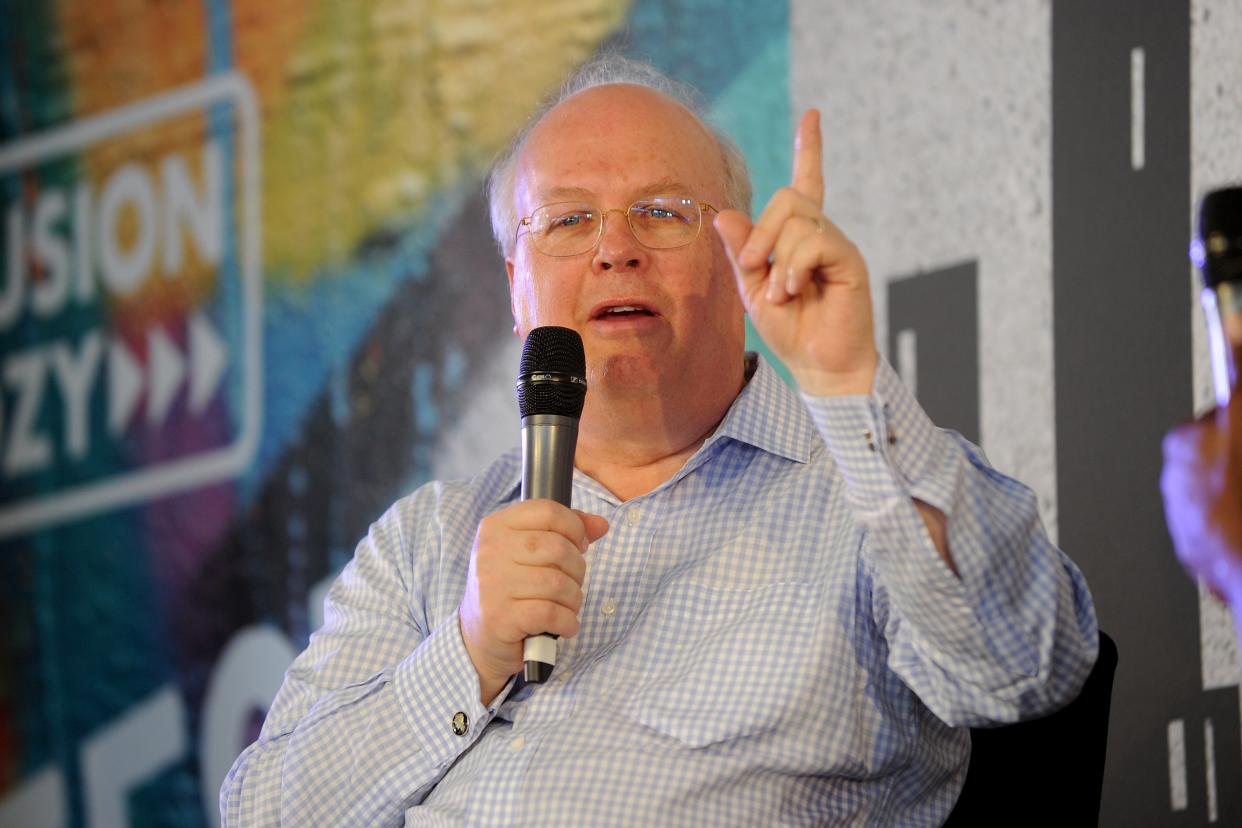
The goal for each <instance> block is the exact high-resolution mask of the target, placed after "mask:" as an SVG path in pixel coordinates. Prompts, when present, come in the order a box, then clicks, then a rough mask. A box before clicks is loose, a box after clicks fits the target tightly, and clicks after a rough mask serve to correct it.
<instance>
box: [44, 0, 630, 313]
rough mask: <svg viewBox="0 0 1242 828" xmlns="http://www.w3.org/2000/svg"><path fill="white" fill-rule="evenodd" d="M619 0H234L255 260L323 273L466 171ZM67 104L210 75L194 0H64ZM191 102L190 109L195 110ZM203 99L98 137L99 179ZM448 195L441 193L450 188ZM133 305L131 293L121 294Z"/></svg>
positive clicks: (153, 143) (181, 130) (150, 148)
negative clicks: (257, 125) (252, 136)
mask: <svg viewBox="0 0 1242 828" xmlns="http://www.w3.org/2000/svg"><path fill="white" fill-rule="evenodd" d="M628 5H629V4H628V3H617V2H614V0H578V2H568V1H567V0H508V2H503V1H502V0H472V2H441V1H439V0H371V2H367V3H360V2H357V0H236V2H233V3H231V6H230V10H231V20H232V26H233V29H232V32H231V38H232V51H233V55H234V60H235V65H236V68H237V69H238V70H239V71H241V72H242V73H243V74H244V75H245V76H246V77H247V79H248V80H249V81H250V83H251V85H252V86H253V87H254V88H255V91H256V93H257V97H258V100H259V108H260V113H261V118H262V128H261V141H262V148H261V159H262V160H261V169H262V176H263V177H262V204H263V240H262V250H263V254H264V263H263V269H264V271H265V273H267V274H269V275H268V278H269V279H282V278H283V279H288V280H291V281H292V282H293V283H297V282H300V281H303V280H305V279H307V278H310V277H312V276H314V275H316V274H324V273H330V272H332V270H333V267H332V266H333V265H335V264H339V263H342V262H346V261H348V260H350V259H351V258H352V257H354V256H355V255H356V253H357V251H358V249H359V248H360V247H361V246H362V245H363V244H364V243H365V242H366V241H367V239H368V238H372V237H374V236H376V235H378V234H387V233H390V232H400V231H401V230H403V229H405V228H408V227H410V226H412V225H413V224H415V223H417V222H418V221H420V220H421V219H423V218H424V217H426V216H427V215H428V211H429V210H433V209H435V208H436V206H437V205H436V203H435V201H434V199H436V198H438V197H439V194H441V193H445V192H451V191H453V190H454V188H455V187H456V186H457V185H458V184H459V183H460V182H461V181H463V180H475V179H477V178H478V177H479V175H480V173H481V172H482V171H483V170H484V169H485V168H486V166H487V165H488V164H489V163H490V161H491V159H492V158H493V157H494V155H495V153H496V152H497V151H498V150H499V149H500V148H501V147H502V146H503V145H504V144H505V142H507V141H508V140H509V138H510V136H511V135H512V134H513V133H514V132H515V131H516V129H517V128H518V127H519V126H520V125H521V123H522V122H523V120H524V119H525V118H526V116H527V115H528V114H529V112H530V111H531V110H532V109H533V108H534V107H535V105H536V104H537V102H538V101H539V100H540V99H541V98H542V97H543V96H545V95H546V94H547V93H548V92H549V91H550V90H552V89H554V88H555V86H556V85H557V84H558V83H559V82H560V81H561V79H562V78H563V77H564V76H565V75H566V73H568V72H569V71H571V70H572V68H573V67H574V66H576V65H577V64H579V63H580V62H582V61H583V60H585V59H586V58H588V57H589V56H590V55H591V54H592V53H593V52H595V51H596V50H597V49H598V48H599V46H600V44H601V43H602V42H603V41H604V40H605V39H606V38H607V37H608V36H609V35H610V34H612V33H613V31H614V30H615V29H616V27H617V26H618V25H620V24H621V23H622V22H623V21H624V19H625V16H626V14H627V12H628ZM57 15H58V20H59V26H60V32H61V36H62V37H63V39H64V54H65V56H66V61H67V67H68V72H69V74H70V78H71V87H72V90H73V100H74V110H75V112H76V113H77V115H78V116H79V117H81V116H84V115H88V114H92V113H96V112H101V111H105V110H108V109H111V108H114V107H117V106H121V105H124V104H128V103H133V102H135V101H138V100H141V99H143V98H145V97H149V96H152V95H155V94H158V93H160V92H165V91H168V90H171V89H174V88H177V87H180V86H184V85H186V84H189V83H193V82H196V81H199V80H202V79H203V78H204V77H205V76H206V71H207V56H208V49H209V45H210V44H209V43H208V32H207V29H206V26H207V20H206V19H205V16H204V3H203V2H202V1H201V0H165V2H160V3H150V2H147V0H95V1H94V2H91V3H80V2H70V1H69V0H62V1H61V2H60V3H59V4H58V6H57ZM196 119H197V120H196ZM205 130H206V122H205V119H204V118H203V117H202V116H201V115H198V116H194V118H184V119H180V122H179V123H178V124H175V125H160V126H157V127H154V128H147V129H144V130H141V131H140V132H137V133H135V134H131V135H125V136H121V137H118V138H115V139H112V140H110V141H107V142H104V143H102V144H100V145H97V146H95V147H92V148H91V149H90V150H89V151H88V152H87V153H86V154H85V155H84V156H83V157H82V159H81V164H82V174H83V175H85V176H86V177H87V179H88V180H90V181H92V182H94V183H95V184H96V185H98V184H99V182H100V181H102V180H104V179H105V178H106V176H107V175H109V174H110V173H111V171H113V170H115V169H116V168H117V167H118V166H120V165H121V164H122V163H125V162H128V161H138V162H139V163H142V164H154V163H156V162H157V160H158V158H159V157H160V156H161V154H162V153H164V152H166V151H168V148H169V147H172V146H177V145H180V146H190V145H192V143H193V141H192V140H191V139H187V135H189V134H192V133H194V132H195V131H197V132H198V133H199V135H202V134H204V132H205ZM447 206H451V205H447ZM126 304H127V305H128V304H129V302H128V301H127V302H126Z"/></svg>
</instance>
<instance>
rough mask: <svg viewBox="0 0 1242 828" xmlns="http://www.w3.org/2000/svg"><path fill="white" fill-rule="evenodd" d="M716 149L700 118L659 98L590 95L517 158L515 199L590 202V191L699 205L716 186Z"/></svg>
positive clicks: (620, 90) (624, 92)
mask: <svg viewBox="0 0 1242 828" xmlns="http://www.w3.org/2000/svg"><path fill="white" fill-rule="evenodd" d="M716 147H717V144H716V140H715V138H714V137H713V136H711V134H710V132H709V131H708V130H707V128H706V127H705V126H704V125H703V123H702V122H701V121H700V120H699V119H698V117H697V116H696V115H694V113H692V112H690V111H689V110H688V109H686V108H685V107H684V106H682V105H681V104H680V103H679V102H677V101H676V100H674V99H673V98H670V97H668V96H667V95H664V94H663V93H661V92H658V91H656V90H653V89H648V88H646V87H641V86H632V85H628V84H615V85H609V86H600V87H594V88H592V89H588V90H585V91H583V92H579V93H578V94H577V95H574V96H572V97H570V98H568V99H567V100H565V101H562V102H561V103H560V104H558V105H557V106H556V107H554V108H553V109H552V110H551V111H549V112H548V113H547V114H545V115H544V116H543V117H542V118H541V119H540V120H539V122H538V123H537V124H535V126H534V127H533V128H532V130H531V132H530V133H529V136H528V138H527V140H526V141H525V143H524V145H523V147H522V149H521V151H520V156H519V160H518V165H517V166H518V169H517V173H518V176H517V177H518V181H517V182H516V183H517V192H515V195H516V196H517V197H518V200H519V201H525V202H526V204H527V205H528V206H533V205H534V204H540V203H548V202H549V201H550V200H551V201H556V200H564V199H576V198H580V197H581V198H587V199H589V198H591V197H593V196H596V195H597V193H596V192H595V190H594V189H593V187H595V186H605V187H607V188H608V189H609V190H610V191H611V192H613V193H614V197H615V196H616V195H625V196H628V197H629V198H631V199H635V198H641V197H642V196H644V195H658V194H664V193H673V194H686V195H694V196H696V197H700V198H702V197H704V194H702V193H699V192H698V191H699V190H700V189H702V188H703V186H704V185H707V186H709V187H710V186H711V185H712V184H714V183H715V180H714V179H715V178H716V175H717V171H716V170H714V169H712V168H711V167H712V164H711V161H710V160H707V159H714V158H715V157H716V156H717V153H716V152H715V150H716ZM705 161H706V164H707V168H704V162H705ZM661 167H663V169H661ZM618 190H620V191H621V192H620V193H617V191H618Z"/></svg>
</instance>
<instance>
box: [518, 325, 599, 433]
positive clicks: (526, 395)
mask: <svg viewBox="0 0 1242 828" xmlns="http://www.w3.org/2000/svg"><path fill="white" fill-rule="evenodd" d="M517 392H518V411H519V412H520V414H521V415H522V416H523V417H528V416H530V415H531V414H557V415H559V416H562V417H574V418H577V417H581V416H582V404H583V403H584V402H585V401H586V353H585V352H584V351H583V350H582V337H580V336H578V332H577V331H575V330H571V329H570V328H559V327H556V326H554V325H548V326H545V327H542V328H535V329H534V330H533V331H531V332H530V334H529V335H528V336H527V337H526V344H525V345H524V346H522V361H521V363H520V364H519V366H518V379H517Z"/></svg>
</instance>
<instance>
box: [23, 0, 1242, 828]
mask: <svg viewBox="0 0 1242 828" xmlns="http://www.w3.org/2000/svg"><path fill="white" fill-rule="evenodd" d="M1240 42H1242V7H1240V6H1239V4H1238V3H1237V2H1236V0H1177V2H1173V0H1093V2H1090V3H1083V2H1081V0H1011V2H1006V3H991V2H976V0H868V2H867V3H858V2H853V1H852V0H779V2H755V0H631V2H618V1H617V0H575V2H568V0H503V1H502V0H463V1H462V2H451V3H449V2H432V0H0V240H2V244H0V267H3V270H2V271H0V272H2V274H3V275H2V277H0V826H9V825H14V826H35V828H39V827H40V826H61V825H74V826H120V825H132V826H155V825H172V826H201V825H213V824H215V822H216V821H217V814H216V791H217V788H218V786H219V783H220V780H221V779H222V777H223V775H224V773H225V771H226V770H227V768H228V766H229V764H230V763H231V762H232V760H233V758H234V757H235V756H236V755H237V753H238V752H239V751H240V750H241V748H242V747H243V746H244V745H245V744H246V743H247V742H249V741H250V740H251V739H252V738H253V736H254V735H255V733H256V732H257V730H258V727H259V725H260V723H261V721H262V717H263V714H264V711H265V709H266V706H267V705H268V703H269V702H270V699H271V697H272V695H273V694H274V693H275V691H276V688H277V687H278V685H279V683H280V680H281V676H282V674H283V671H284V669H285V667H286V665H287V664H288V663H289V661H290V660H291V659H292V657H293V655H294V653H295V652H296V651H298V650H299V649H300V648H301V647H302V646H303V645H304V644H305V642H306V640H307V636H308V634H309V633H310V631H311V630H313V629H314V628H315V627H316V626H317V625H318V624H319V623H320V615H321V613H322V598H323V594H324V591H325V589H326V586H327V584H328V583H329V582H330V581H331V578H332V577H333V576H334V574H335V573H336V572H338V571H339V570H340V568H341V567H342V566H343V565H344V563H345V562H346V561H347V560H348V559H349V557H350V555H351V554H352V550H353V547H354V544H355V543H356V542H357V540H358V538H360V537H361V536H362V535H363V534H364V532H365V531H366V528H367V526H368V524H369V523H370V522H371V521H372V520H373V519H375V518H376V517H377V516H378V515H379V514H380V513H381V512H382V511H383V510H384V509H385V508H386V507H387V506H388V505H389V504H390V503H391V502H392V501H393V500H395V499H396V498H398V497H400V496H401V495H402V494H404V493H406V492H409V491H410V490H411V489H412V488H414V487H415V486H417V485H419V484H420V483H422V482H423V481H425V480H428V479H431V478H442V477H460V476H464V475H469V474H471V473H473V472H475V471H477V470H478V469H480V468H481V467H482V466H483V465H484V464H485V463H486V462H488V461H489V460H490V459H491V458H492V457H494V456H495V455H496V454H497V453H499V452H500V451H502V450H504V449H507V448H508V447H509V446H510V445H512V444H513V443H514V442H515V440H516V431H517V425H516V423H517V414H516V405H515V402H514V399H513V385H512V383H513V375H514V372H515V369H516V365H517V359H518V351H519V347H520V343H519V342H518V341H517V339H516V338H515V337H514V336H513V335H512V333H511V331H510V325H511V320H510V319H509V312H508V298H507V295H506V290H505V279H504V270H503V266H502V263H501V261H500V259H499V258H498V256H497V254H496V253H495V251H494V247H493V245H492V241H491V236H490V231H489V228H488V226H487V220H486V208H485V204H484V201H483V198H482V195H481V182H482V177H483V175H484V172H485V170H486V167H487V165H488V163H489V161H490V159H491V158H492V157H493V155H494V153H495V152H496V151H497V150H498V149H499V148H500V147H501V146H503V145H504V144H505V142H506V141H507V140H508V139H509V137H510V136H511V135H512V134H513V133H514V131H515V130H516V129H517V128H518V127H519V125H520V124H521V123H522V121H523V120H524V118H525V117H526V115H527V113H528V112H529V111H530V110H531V109H532V107H533V106H534V105H535V103H536V102H537V101H538V100H539V99H540V98H541V97H542V96H544V95H545V94H546V93H547V92H549V91H550V90H552V89H554V88H555V87H556V86H557V84H558V83H559V82H560V81H561V79H562V78H563V77H564V76H565V75H566V74H567V73H568V72H570V71H572V69H573V68H574V67H575V66H577V65H579V64H580V63H581V62H582V61H584V60H586V59H587V58H589V57H590V56H592V55H593V54H595V53H597V52H599V51H600V50H603V49H611V50H616V51H619V52H622V53H624V54H628V55H632V56H636V57H640V58H643V59H646V60H648V61H651V62H653V63H655V64H656V65H658V66H660V67H661V68H663V69H664V70H666V71H667V72H669V73H670V74H672V75H674V76H676V77H678V78H680V79H682V80H685V81H688V82H690V83H691V84H693V85H695V86H696V87H697V88H698V89H700V90H701V91H702V94H703V98H704V103H705V106H706V109H707V111H708V112H710V113H711V115H712V116H713V118H714V119H715V120H716V121H718V122H719V124H720V125H721V126H723V127H724V128H725V129H726V130H728V131H729V132H731V133H732V134H733V135H734V136H735V137H736V138H737V139H738V141H739V143H740V144H741V146H742V148H743V149H744V151H745V152H746V154H747V157H748V158H749V161H750V164H751V167H752V172H753V174H754V178H755V184H756V188H755V189H756V205H757V206H758V205H762V204H763V203H764V202H765V201H766V200H767V198H768V196H769V195H770V194H771V192H772V191H773V190H774V189H775V188H776V187H778V186H781V185H782V184H783V183H785V181H786V176H787V169H788V166H789V159H790V147H789V142H790V138H791V132H792V130H791V126H792V122H793V120H794V118H795V116H796V115H797V113H798V111H799V110H801V109H802V108H803V107H806V106H817V107H819V108H820V109H821V110H822V111H823V114H824V124H825V135H826V140H825V170H826V177H827V205H826V209H827V212H828V213H829V214H830V215H831V216H833V218H834V219H836V220H837V221H838V223H840V224H841V225H842V227H843V228H844V229H845V230H846V231H847V232H848V233H849V234H850V235H851V237H852V238H854V239H855V241H856V242H857V243H858V244H859V246H860V247H861V248H862V250H863V252H864V253H865V255H866V257H867V260H868V263H869V266H870V269H871V275H872V280H873V288H874V290H873V298H874V300H875V307H876V314H877V319H876V322H877V334H878V337H879V340H880V346H881V348H882V349H883V350H884V351H885V352H886V354H887V355H888V357H889V359H890V361H892V362H893V364H894V365H895V366H896V367H897V369H898V371H899V372H900V373H901V375H902V377H903V379H904V380H905V381H906V382H908V383H909V384H911V385H912V386H913V387H914V389H915V391H916V393H917V395H918V397H919V399H920V401H921V402H922V403H923V405H924V406H925V407H926V408H927V410H928V411H929V412H930V413H931V414H932V416H933V417H934V419H936V420H937V422H939V423H940V424H941V425H944V426H947V427H952V428H955V429H957V430H959V431H961V432H962V433H964V434H965V435H966V436H967V437H969V438H971V439H973V440H976V441H978V442H980V443H981V444H982V446H983V447H984V449H985V450H986V451H987V453H988V455H989V456H990V458H991V459H992V461H993V462H994V464H995V465H996V466H997V467H998V468H1000V469H1001V470H1002V471H1005V472H1007V473H1010V474H1012V475H1014V476H1016V477H1018V478H1020V479H1022V480H1023V481H1025V482H1027V483H1029V484H1030V485H1031V486H1032V488H1033V489H1034V490H1035V492H1036V493H1037V495H1038V497H1039V503H1040V508H1041V512H1042V514H1043V518H1044V521H1045V524H1046V525H1047V526H1048V529H1049V531H1050V533H1052V534H1053V535H1054V537H1056V538H1057V539H1058V540H1059V542H1060V543H1061V544H1062V545H1063V546H1064V548H1065V549H1066V550H1067V551H1068V552H1069V553H1070V555H1071V556H1073V557H1074V558H1075V560H1077V561H1078V562H1079V563H1080V564H1081V565H1082V568H1083V570H1084V572H1085V573H1086V575H1087V577H1088V580H1089V581H1090V583H1091V585H1092V589H1093V592H1094V594H1095V597H1096V602H1097V608H1098V610H1099V615H1100V620H1101V625H1102V626H1103V628H1104V629H1105V630H1107V631H1108V632H1109V633H1110V634H1111V635H1112V636H1113V637H1114V639H1115V640H1116V641H1117V643H1118V645H1119V649H1120V657H1121V660H1120V664H1119V666H1118V671H1117V680H1116V685H1115V690H1114V704H1113V719H1112V726H1111V729H1110V747H1109V759H1108V767H1107V769H1106V773H1105V789H1104V807H1103V811H1102V815H1101V824H1104V825H1109V826H1127V828H1128V827H1129V826H1133V825H1147V824H1159V825H1182V826H1184V825H1194V826H1199V825H1203V826H1207V825H1212V824H1238V823H1239V822H1242V785H1240V784H1239V781H1242V724H1240V719H1242V716H1240V714H1239V694H1238V684H1239V675H1240V671H1239V665H1238V650H1237V644H1236V642H1235V640H1234V638H1233V636H1232V632H1231V624H1230V620H1229V618H1228V615H1227V614H1226V612H1225V611H1224V610H1223V609H1222V607H1221V606H1220V605H1219V604H1218V603H1216V602H1214V601H1213V600H1212V599H1211V598H1209V597H1207V596H1205V595H1203V594H1202V593H1200V592H1199V591H1198V590H1196V588H1195V586H1194V585H1193V584H1192V583H1190V582H1189V580H1187V579H1186V578H1185V576H1184V575H1183V573H1182V572H1181V571H1180V570H1179V568H1178V566H1177V564H1176V562H1175V560H1174V558H1173V556H1172V552H1171V550H1170V547H1169V543H1168V538H1167V535H1166V534H1165V530H1164V526H1163V515H1162V511H1161V506H1160V500H1159V495H1158V489H1157V475H1158V473H1159V440H1160V436H1161V434H1162V433H1163V431H1164V430H1165V429H1166V428H1168V427H1169V426H1170V425H1171V424H1172V423H1174V422H1176V421H1178V420H1179V419H1182V418H1185V417H1188V416H1190V415H1191V413H1192V412H1193V411H1194V410H1196V409H1197V408H1199V409H1201V408H1202V407H1203V405H1204V404H1206V402H1207V400H1208V396H1209V394H1208V380H1207V375H1206V371H1205V370H1204V369H1205V366H1206V355H1205V352H1204V346H1203V332H1202V325H1201V323H1200V322H1199V321H1198V312H1197V309H1196V308H1195V303H1194V296H1195V293H1194V289H1193V287H1192V285H1193V274H1192V271H1191V267H1190V264H1189V262H1188V261H1187V259H1186V254H1185V251H1186V244H1187V241H1188V238H1189V233H1190V227H1191V222H1192V214H1193V203H1194V199H1195V198H1196V197H1197V196H1198V195H1199V194H1201V193H1202V192H1204V191H1205V190H1206V189H1208V188H1210V187H1213V186H1219V185H1221V184H1224V183H1228V182H1231V181H1232V182H1236V181H1239V180H1242V141H1238V139H1237V136H1238V135H1239V134H1242V97H1240V96H1239V95H1238V94H1237V87H1238V82H1239V79H1240V78H1242V50H1239V49H1238V48H1237V44H1238V43H1240ZM755 344H756V345H757V344H758V343H755Z"/></svg>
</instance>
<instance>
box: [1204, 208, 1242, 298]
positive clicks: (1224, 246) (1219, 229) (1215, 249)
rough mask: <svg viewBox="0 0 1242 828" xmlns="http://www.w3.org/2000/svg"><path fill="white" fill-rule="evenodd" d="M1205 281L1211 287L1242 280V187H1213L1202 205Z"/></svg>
mask: <svg viewBox="0 0 1242 828" xmlns="http://www.w3.org/2000/svg"><path fill="white" fill-rule="evenodd" d="M1199 241H1200V243H1201V244H1202V245H1203V264H1202V266H1201V267H1202V270H1203V281H1204V283H1205V284H1206V285H1207V286H1208V287H1213V288H1214V287H1216V286H1217V285H1219V284H1220V283H1221V282H1237V281H1242V187H1225V188H1223V189H1220V190H1213V191H1212V192H1210V193H1208V194H1207V195H1206V196H1204V198H1203V203H1202V204H1201V205H1200V207H1199Z"/></svg>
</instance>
